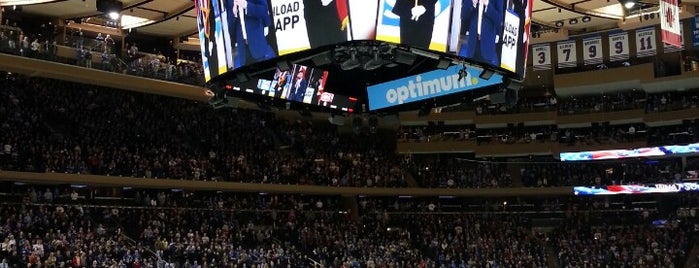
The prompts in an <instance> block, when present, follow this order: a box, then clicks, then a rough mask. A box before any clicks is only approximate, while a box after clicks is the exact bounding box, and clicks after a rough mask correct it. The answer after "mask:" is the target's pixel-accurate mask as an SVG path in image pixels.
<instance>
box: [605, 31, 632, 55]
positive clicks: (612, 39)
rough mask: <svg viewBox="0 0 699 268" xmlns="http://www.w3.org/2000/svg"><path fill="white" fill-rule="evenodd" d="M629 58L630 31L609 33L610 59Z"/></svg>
mask: <svg viewBox="0 0 699 268" xmlns="http://www.w3.org/2000/svg"><path fill="white" fill-rule="evenodd" d="M628 59H629V33H628V32H619V33H613V34H609V60H610V61H624V60H628Z"/></svg>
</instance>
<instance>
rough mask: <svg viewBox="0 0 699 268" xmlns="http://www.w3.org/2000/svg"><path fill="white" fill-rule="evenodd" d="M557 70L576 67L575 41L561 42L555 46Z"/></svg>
mask: <svg viewBox="0 0 699 268" xmlns="http://www.w3.org/2000/svg"><path fill="white" fill-rule="evenodd" d="M556 50H557V55H558V68H571V67H575V66H577V65H578V56H577V48H576V45H575V40H569V41H561V42H558V45H557V49H556Z"/></svg>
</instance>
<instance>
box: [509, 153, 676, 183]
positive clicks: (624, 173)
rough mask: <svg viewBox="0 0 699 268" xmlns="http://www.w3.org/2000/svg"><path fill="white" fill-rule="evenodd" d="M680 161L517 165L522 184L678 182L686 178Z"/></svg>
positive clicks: (552, 161)
mask: <svg viewBox="0 0 699 268" xmlns="http://www.w3.org/2000/svg"><path fill="white" fill-rule="evenodd" d="M534 161H538V160H534ZM681 161H682V160H681V159H680V158H668V159H662V160H646V159H631V160H615V161H602V162H594V163H593V162H581V163H575V162H560V161H556V160H550V161H549V162H545V161H542V162H533V163H530V164H524V165H523V166H522V168H521V169H520V177H521V180H522V184H523V185H525V186H529V187H547V186H566V185H589V186H603V185H619V184H634V183H656V182H681V181H683V180H686V179H688V176H687V174H686V173H684V172H683V166H682V162H681Z"/></svg>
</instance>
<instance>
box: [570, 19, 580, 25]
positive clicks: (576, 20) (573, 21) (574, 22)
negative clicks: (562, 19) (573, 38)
mask: <svg viewBox="0 0 699 268" xmlns="http://www.w3.org/2000/svg"><path fill="white" fill-rule="evenodd" d="M568 24H570V25H574V24H578V19H575V18H573V19H570V20H568Z"/></svg>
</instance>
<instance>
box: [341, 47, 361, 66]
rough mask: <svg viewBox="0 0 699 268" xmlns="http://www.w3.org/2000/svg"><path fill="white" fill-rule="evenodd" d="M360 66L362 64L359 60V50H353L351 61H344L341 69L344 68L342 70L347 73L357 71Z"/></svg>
mask: <svg viewBox="0 0 699 268" xmlns="http://www.w3.org/2000/svg"><path fill="white" fill-rule="evenodd" d="M359 65H362V64H361V63H360V62H359V60H358V59H357V49H355V48H352V49H350V59H348V60H346V61H344V62H343V63H342V64H340V67H341V68H342V70H345V71H347V70H352V69H355V68H357V67H359Z"/></svg>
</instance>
